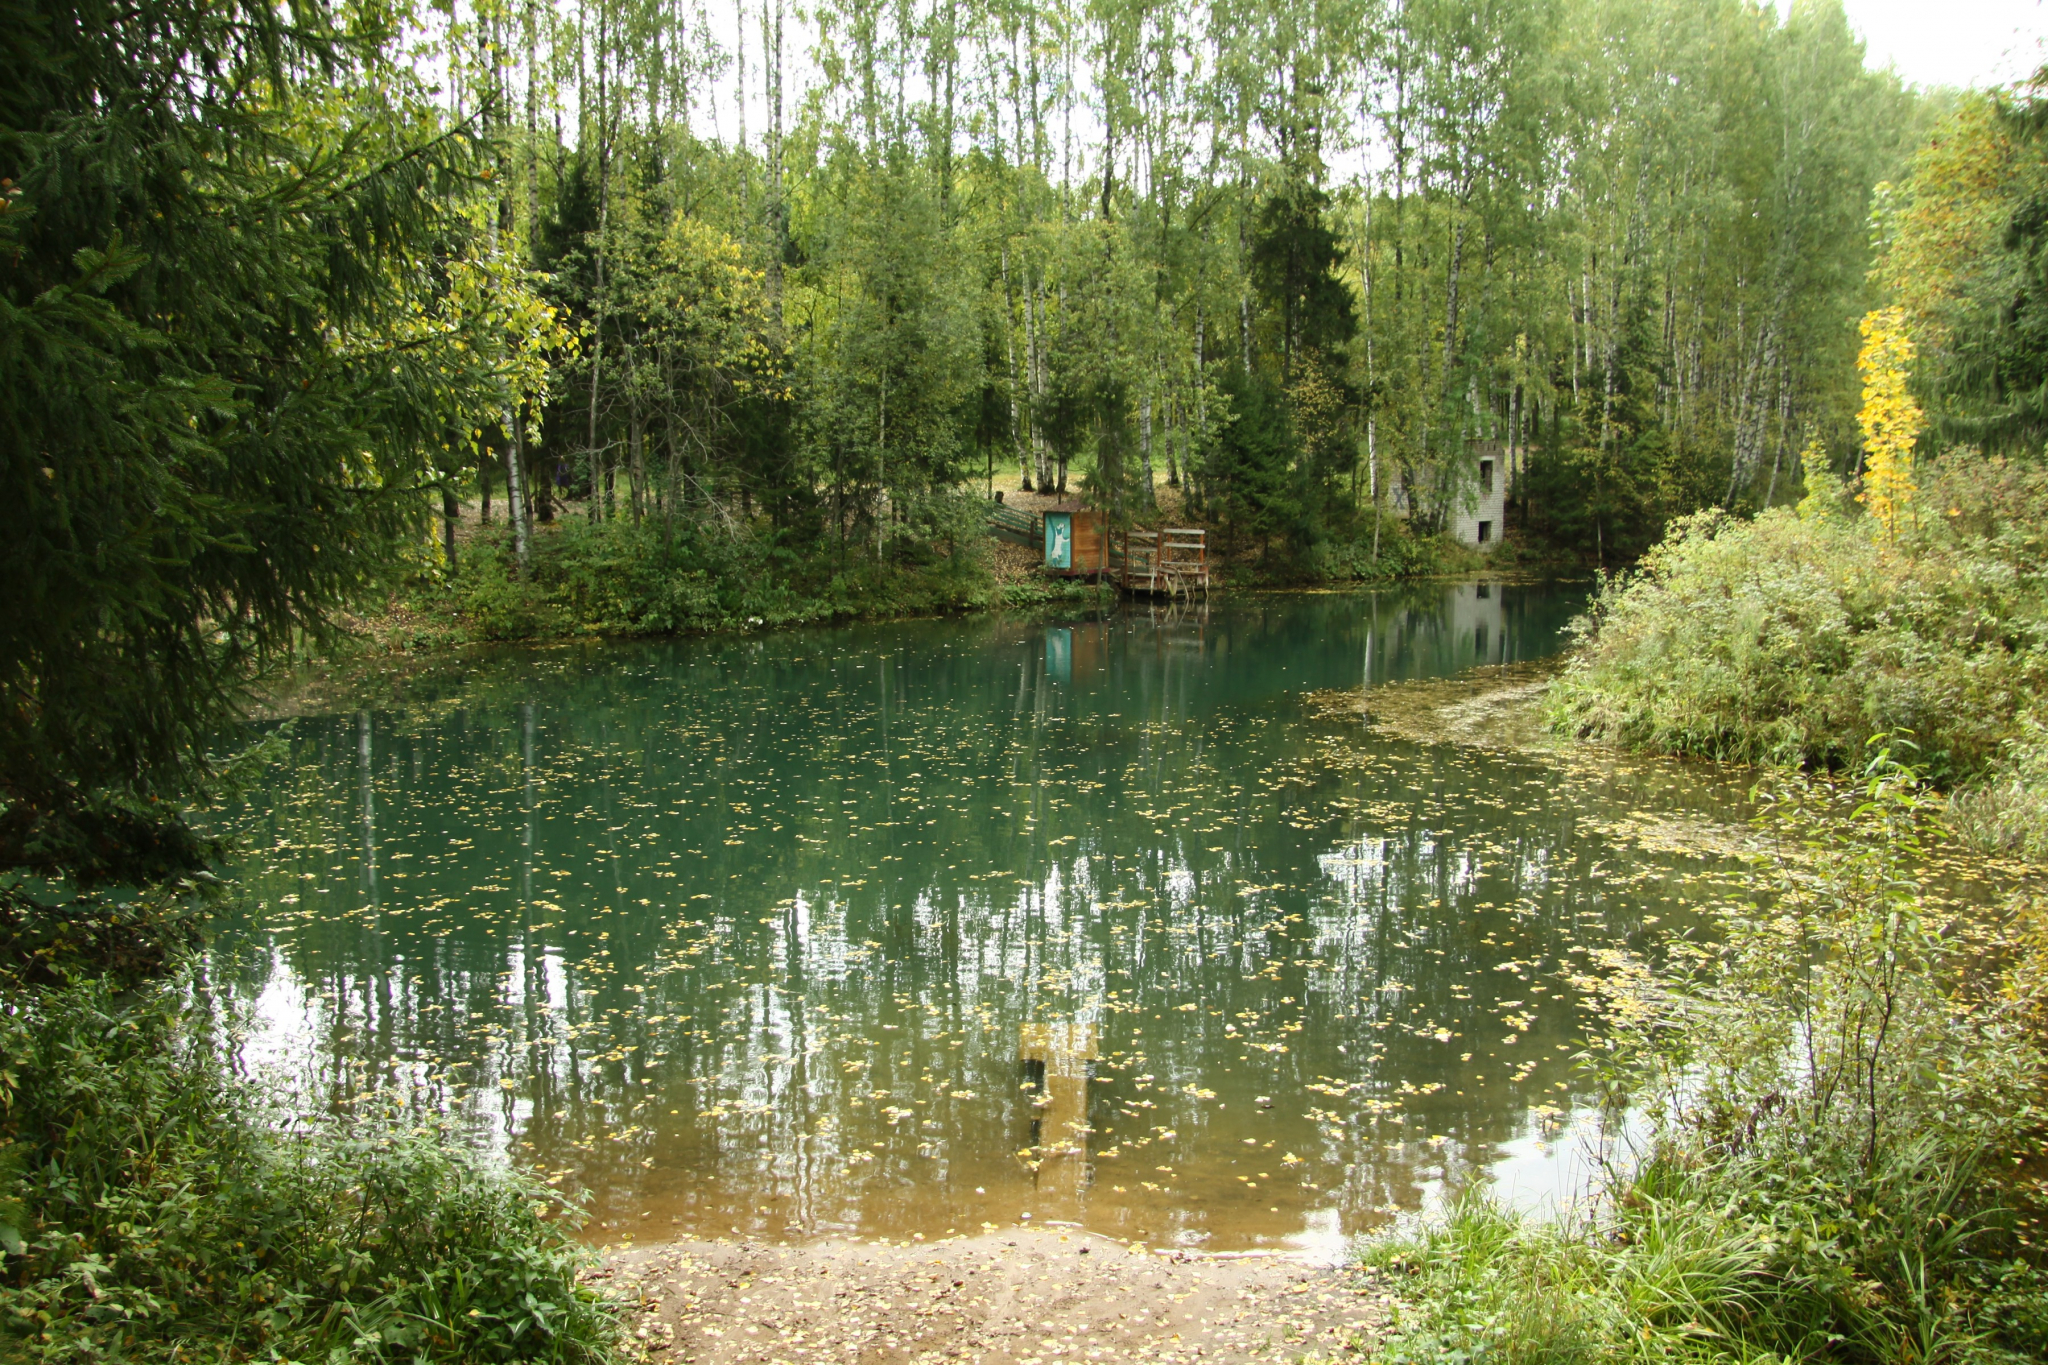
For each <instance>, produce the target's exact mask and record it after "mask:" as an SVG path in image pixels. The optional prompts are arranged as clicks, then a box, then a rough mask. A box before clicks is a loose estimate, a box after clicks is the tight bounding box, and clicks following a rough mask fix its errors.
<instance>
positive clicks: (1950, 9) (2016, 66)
mask: <svg viewBox="0 0 2048 1365" xmlns="http://www.w3.org/2000/svg"><path fill="white" fill-rule="evenodd" d="M1777 3H1778V8H1779V10H1780V11H1784V10H1786V9H1789V8H1790V6H1791V3H1792V0H1777ZM1842 7H1843V8H1844V9H1846V10H1847V11H1848V13H1849V25H1850V27H1852V28H1854V29H1855V30H1856V31H1857V32H1859V33H1861V34H1862V35H1863V37H1864V40H1865V41H1866V42H1867V43H1868V44H1869V45H1870V53H1869V58H1868V61H1869V64H1870V65H1871V66H1873V67H1878V68H1882V67H1885V66H1893V67H1896V68H1898V72H1899V74H1900V75H1901V76H1903V77H1905V78H1906V80H1908V81H1909V82H1911V83H1913V84H1915V85H1958V86H1963V85H1975V86H1983V85H1994V84H1999V83H2001V82H2004V81H2010V80H2013V79H2016V78H2017V77H2019V76H2023V75H2025V74H2027V73H2028V72H2031V71H2033V70H2034V69H2035V68H2037V67H2039V66H2040V65H2041V64H2042V62H2043V60H2044V59H2048V53H2044V51H2043V49H2042V46H2041V39H2042V37H2043V36H2044V35H2048V7H2044V6H2043V4H2042V3H2041V0H1842Z"/></svg>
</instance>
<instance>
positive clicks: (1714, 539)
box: [1550, 452, 2048, 851]
mask: <svg viewBox="0 0 2048 1365" xmlns="http://www.w3.org/2000/svg"><path fill="white" fill-rule="evenodd" d="M1924 481H1925V487H1923V488H1922V490H1921V495H1920V496H1921V500H1922V503H1923V510H1922V513H1921V515H1920V516H1918V517H1917V518H1915V519H1913V520H1911V521H1910V522H1908V523H1906V524H1904V525H1903V526H1902V527H1901V530H1900V533H1899V535H1898V536H1897V537H1896V538H1895V539H1890V540H1888V539H1886V538H1885V537H1883V536H1881V535H1878V534H1875V533H1874V527H1873V524H1872V522H1871V521H1870V520H1869V519H1868V518H1864V517H1856V516H1852V515H1850V514H1848V513H1847V512H1845V511H1844V510H1842V504H1841V502H1840V499H1839V488H1838V487H1837V488H1836V489H1834V490H1832V491H1830V490H1828V489H1825V488H1822V489H1819V490H1818V491H1816V493H1815V494H1814V495H1812V496H1811V497H1810V498H1809V500H1808V502H1807V503H1806V504H1804V505H1803V507H1802V510H1801V511H1800V512H1798V513H1795V512H1792V511H1790V510H1783V509H1781V510H1777V511H1772V512H1768V513H1765V514H1764V515H1762V516H1760V517H1758V518H1757V519H1756V520H1754V521H1750V522H1741V521H1734V520H1731V519H1728V518H1725V517H1722V516H1720V515H1718V514H1707V515H1704V516H1701V517H1698V518H1695V519H1693V520H1691V521H1688V522H1686V523H1684V524H1682V525H1681V526H1679V527H1678V528H1677V529H1676V530H1675V531H1674V533H1673V534H1672V536H1671V537H1670V538H1669V539H1668V540H1667V541H1666V542H1665V543H1664V544H1662V545H1661V546H1659V547H1658V548H1657V549H1656V550H1654V551H1652V552H1651V553H1650V554H1649V555H1648V556H1646V557H1645V559H1644V560H1643V564H1642V567H1641V569H1640V571H1639V572H1638V573H1636V574H1635V575H1632V576H1630V577H1627V578H1622V579H1616V580H1614V581H1612V582H1610V583H1609V584H1608V585H1607V586H1606V587H1605V588H1604V589H1603V590H1602V592H1601V594H1600V597H1599V599H1598V601H1597V602H1596V604H1595V606H1594V609H1593V612H1592V614H1591V616H1590V617H1589V619H1588V620H1587V622H1586V623H1585V636H1584V639H1583V643H1582V647H1581V649H1580V650H1579V652H1578V653H1577V655H1576V656H1575V657H1574V658H1573V660H1572V663H1571V665H1570V667H1569V668H1568V669H1567V670H1566V672H1565V673H1564V675H1563V676H1562V677H1561V678H1560V679H1559V680H1558V682H1557V683H1556V685H1555V686H1554V688H1553V690H1552V693H1551V702H1550V705H1551V714H1552V720H1553V722H1554V723H1555V724H1557V725H1558V726H1560V727H1561V728H1564V729H1567V730H1569V731H1571V732H1573V733H1576V734H1579V735H1581V736H1590V737H1596V738H1602V739H1609V740H1613V741H1616V742H1619V743H1623V744H1627V745H1630V746H1633V747H1638V748H1645V749H1650V750H1655V751H1661V752H1666V753H1683V754H1695V755H1699V756H1701V757H1707V758H1717V759H1732V760H1736V761H1741V762H1764V763H1789V764H1796V765H1807V766H1814V767H1842V766H1846V765H1850V764H1853V763H1854V762H1856V761H1857V760H1858V759H1859V758H1860V755H1861V750H1862V748H1863V746H1864V744H1865V743H1867V742H1868V741H1869V739H1870V738H1871V737H1872V736H1874V735H1878V734H1896V735H1899V736H1901V737H1902V738H1904V739H1907V740H1909V741H1910V742H1911V743H1912V744H1913V745H1915V746H1916V753H1917V754H1918V761H1920V762H1921V763H1923V764H1924V765H1925V766H1926V768H1927V770H1928V772H1929V774H1930V776H1932V777H1934V778H1935V779H1936V780H1938V781H1939V782H1941V783H1942V784H1943V785H1945V786H1951V787H1960V788H1962V789H1963V790H1964V791H1965V792H1966V793H1969V794H1970V795H1969V796H1968V798H1967V799H1966V801H1965V802H1964V808H1965V810H1966V812H1967V813H1968V814H1969V816H1970V818H1971V821H1972V823H1973V824H1974V825H1976V826H1977V827H1978V828H1979V829H1980V830H1981V831H1982V832H1983V833H1985V834H1987V835H1989V836H1991V837H1992V838H1993V839H1994V840H1995V841H1996V842H1999V843H2004V844H2013V845H2019V846H2024V847H2028V848H2031V849H2033V850H2035V851H2041V850H2042V849H2043V848H2044V847H2048V843H2044V839H2048V836H2044V833H2043V831H2044V829H2048V825H2044V824H2043V823H2042V822H2041V821H2040V820H2039V819H2038V816H2039V815H2040V813H2041V812H2042V810H2043V806H2042V805H2041V802H2042V800H2043V798H2044V796H2048V789H2043V788H2041V787H2040V786H2039V785H2038V783H2039V778H2040V777H2041V776H2042V774H2043V772H2044V771H2048V761H2044V757H2043V748H2044V737H2048V730H2044V728H2043V726H2044V720H2048V718H2044V717H2043V716H2042V714H2041V712H2040V698H2041V695H2042V688H2043V682H2044V681H2048V612H2044V610H2043V605H2042V604H2043V600H2044V598H2043V589H2044V587H2048V580H2044V570H2048V557H2044V552H2048V541H2044V539H2043V537H2044V534H2048V533H2044V530H2043V527H2044V525H2048V472H2044V471H2042V470H2041V469H2040V468H2038V467H2036V466H2031V465H2028V466H2019V465H2012V464H2007V463H2005V462H2003V461H2000V460H1995V459H1993V460H1985V459H1982V458H1980V457H1978V456H1976V455H1974V454H1973V453H1970V452H1960V453H1957V454H1955V455H1952V456H1950V457H1949V458H1948V459H1946V460H1944V461H1942V462H1941V464H1940V465H1939V466H1937V467H1936V468H1935V469H1934V470H1933V471H1932V473H1931V474H1930V475H1929V476H1927V477H1926V478H1925V480H1924ZM1814 482H1815V483H1816V484H1819V483H1821V482H1822V480H1820V479H1816V480H1814ZM1937 509H1938V510H1937Z"/></svg>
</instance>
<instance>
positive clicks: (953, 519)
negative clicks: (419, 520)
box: [431, 494, 998, 640]
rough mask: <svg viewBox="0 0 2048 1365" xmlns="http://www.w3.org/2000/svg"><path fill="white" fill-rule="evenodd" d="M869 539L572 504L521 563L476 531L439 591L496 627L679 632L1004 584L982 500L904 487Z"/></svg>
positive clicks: (827, 615)
mask: <svg viewBox="0 0 2048 1365" xmlns="http://www.w3.org/2000/svg"><path fill="white" fill-rule="evenodd" d="M895 515H896V517H897V518H898V520H896V521H895V522H893V523H892V525H891V527H890V529H889V533H888V535H887V537H886V539H885V541H884V544H883V553H882V555H881V557H880V558H879V560H878V559H877V557H876V555H875V552H874V550H875V547H874V543H873V541H872V540H871V539H870V540H865V541H862V542H859V543H854V542H842V541H840V540H839V539H837V538H835V537H831V536H826V537H824V538H822V539H819V538H809V539H801V538H798V537H796V536H794V535H791V534H788V533H784V532H778V531H776V530H773V529H771V528H768V527H765V526H760V525H753V524H745V523H738V522H735V523H734V524H732V525H727V524H725V523H724V522H722V521H719V520H716V519H708V520H707V519H699V518H695V517H674V518H667V517H653V516H650V517H647V518H645V519H643V520H640V521H637V522H636V521H634V520H632V519H631V518H630V517H627V516H623V515H621V516H617V517H615V518H613V519H612V520H609V521H601V522H591V521H590V520H588V519H587V518H586V517H584V516H582V515H573V516H569V517H565V518H563V519H562V520H561V521H560V522H557V523H556V524H555V525H554V527H552V528H551V529H548V530H546V531H543V532H542V533H540V534H538V535H536V536H535V537H534V538H533V542H532V546H531V549H530V551H529V557H528V563H527V566H526V569H525V571H524V572H523V573H522V572H520V571H519V568H518V565H517V563H516V561H515V559H514V557H513V554H512V548H511V545H510V544H509V541H508V539H507V538H506V537H504V536H502V535H491V536H480V537H478V538H477V539H475V540H473V541H472V542H471V543H470V544H469V546H468V547H466V551H465V553H464V554H463V556H462V558H461V561H460V572H459V573H457V574H455V575H453V576H452V578H451V579H450V580H449V581H448V582H447V583H446V584H444V585H438V586H437V587H436V588H435V589H434V591H433V593H432V595H431V596H432V597H433V598H436V599H439V600H441V601H444V602H446V603H447V604H448V605H450V606H451V607H452V608H453V609H454V611H455V612H456V613H457V614H458V615H459V617H460V618H461V620H462V621H463V622H464V624H465V626H466V627H467V629H468V630H469V631H470V633H472V634H474V635H476V636H478V637H480V638H483V639H489V640H529V639H545V638H559V637H562V636H568V635H581V634H593V633H595V634H606V635H670V634H682V633H688V632H695V631H709V630H725V629H734V628H738V627H742V626H748V625H768V626H780V625H796V624H800V623H803V622H808V621H823V620H834V619H845V618H849V617H856V616H901V615H929V614H936V613H941V612H948V611H962V610H971V609H974V608H979V607H985V606H989V605H991V604H993V603H994V602H995V601H996V600H997V597H998V590H997V587H996V582H995V577H994V575H993V574H992V573H991V571H990V569H989V564H988V556H987V553H986V541H987V532H986V530H985V529H984V527H983V525H982V518H983V513H982V510H981V505H980V503H979V501H978V500H976V499H972V498H969V497H966V496H964V495H952V494H943V495H933V496H930V497H926V498H920V499H916V500H911V499H904V500H903V501H902V502H901V503H900V504H899V505H898V507H897V508H896V512H895Z"/></svg>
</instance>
